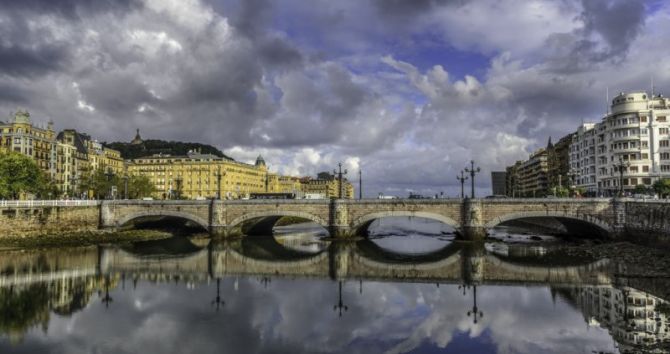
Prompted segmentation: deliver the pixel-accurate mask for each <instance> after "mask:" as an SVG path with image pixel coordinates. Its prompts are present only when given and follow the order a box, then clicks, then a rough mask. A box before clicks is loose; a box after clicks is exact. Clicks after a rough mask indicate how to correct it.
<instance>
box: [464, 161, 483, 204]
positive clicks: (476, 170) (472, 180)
mask: <svg viewBox="0 0 670 354" xmlns="http://www.w3.org/2000/svg"><path fill="white" fill-rule="evenodd" d="M480 171H481V170H480V169H479V167H477V168H475V161H474V160H470V168H467V167H466V168H465V172H469V173H470V183H471V185H472V191H471V198H472V199H474V198H475V174H477V173H479V172H480Z"/></svg>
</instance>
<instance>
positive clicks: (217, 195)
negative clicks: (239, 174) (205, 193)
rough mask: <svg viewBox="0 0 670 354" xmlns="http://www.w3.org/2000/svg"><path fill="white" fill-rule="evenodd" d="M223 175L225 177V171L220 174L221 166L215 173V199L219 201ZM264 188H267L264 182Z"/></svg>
mask: <svg viewBox="0 0 670 354" xmlns="http://www.w3.org/2000/svg"><path fill="white" fill-rule="evenodd" d="M225 175H226V171H223V174H221V166H219V169H218V171H217V172H216V199H219V200H220V199H221V178H222V177H223V176H225ZM266 178H267V177H266ZM266 186H267V182H266Z"/></svg>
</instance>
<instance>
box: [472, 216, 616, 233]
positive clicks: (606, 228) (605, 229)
mask: <svg viewBox="0 0 670 354" xmlns="http://www.w3.org/2000/svg"><path fill="white" fill-rule="evenodd" d="M528 218H556V219H559V221H560V220H561V219H567V220H574V221H577V222H582V223H585V224H587V225H589V226H591V227H594V228H596V229H597V230H599V231H601V232H602V233H603V234H604V235H609V234H610V233H611V232H612V226H611V225H610V224H608V223H607V222H604V221H602V220H600V219H598V218H596V217H593V216H591V215H588V214H575V213H568V212H561V211H523V212H516V213H509V214H505V215H501V216H498V217H495V218H493V219H492V220H490V221H489V222H487V223H486V224H485V225H484V227H485V228H487V229H490V228H494V227H496V226H498V225H500V224H502V223H504V222H506V221H512V220H521V219H528Z"/></svg>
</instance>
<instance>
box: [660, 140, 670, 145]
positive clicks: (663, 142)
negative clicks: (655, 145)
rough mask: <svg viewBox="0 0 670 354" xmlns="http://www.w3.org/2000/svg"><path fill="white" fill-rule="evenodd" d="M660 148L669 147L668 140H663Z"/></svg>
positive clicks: (669, 142)
mask: <svg viewBox="0 0 670 354" xmlns="http://www.w3.org/2000/svg"><path fill="white" fill-rule="evenodd" d="M659 146H660V147H669V146H670V141H668V140H661V141H660V142H659Z"/></svg>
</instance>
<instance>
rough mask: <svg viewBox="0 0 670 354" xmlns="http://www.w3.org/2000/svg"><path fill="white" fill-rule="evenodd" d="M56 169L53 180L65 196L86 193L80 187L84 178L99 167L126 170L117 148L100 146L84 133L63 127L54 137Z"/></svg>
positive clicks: (113, 170)
mask: <svg viewBox="0 0 670 354" xmlns="http://www.w3.org/2000/svg"><path fill="white" fill-rule="evenodd" d="M56 140H57V151H58V153H57V169H56V171H57V172H56V175H55V176H54V181H55V182H56V184H57V185H58V188H59V190H60V191H61V192H62V193H63V196H64V197H82V198H86V197H89V196H90V195H89V193H88V191H83V190H80V185H81V182H82V181H83V179H85V178H86V177H88V176H90V175H92V174H93V173H95V172H97V171H98V170H102V171H104V172H105V173H113V174H115V175H119V176H120V175H123V174H125V164H124V161H123V159H122V158H121V153H120V152H119V151H116V150H113V149H109V148H106V147H103V146H102V144H100V143H99V142H98V141H96V140H92V139H91V137H90V136H89V135H87V134H83V133H80V132H77V131H76V130H74V129H65V130H63V131H61V132H60V133H58V135H57V137H56Z"/></svg>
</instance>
